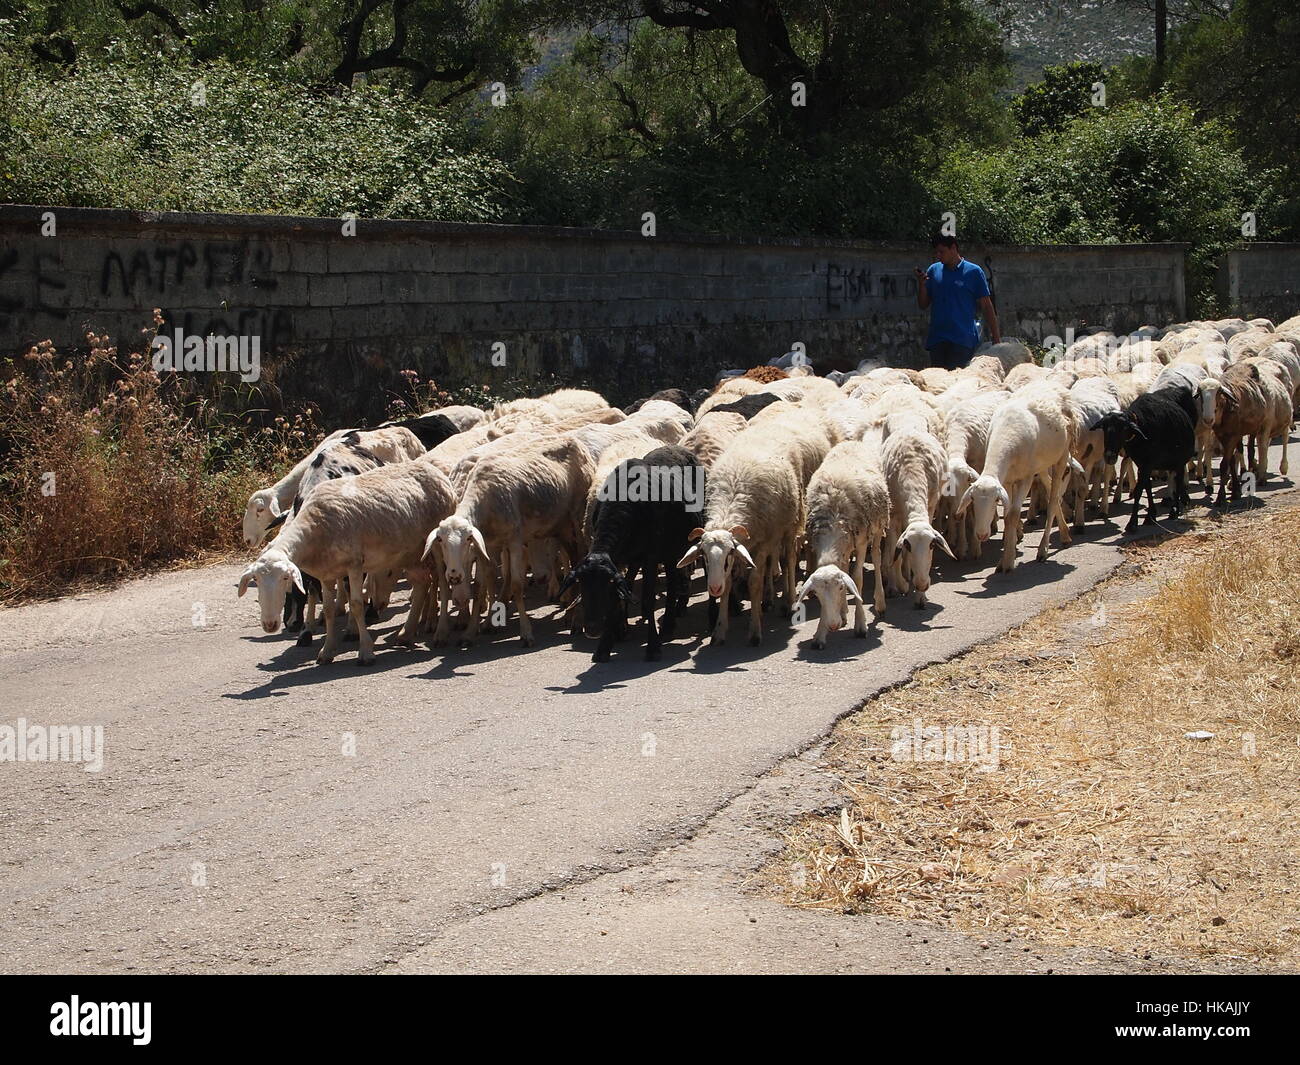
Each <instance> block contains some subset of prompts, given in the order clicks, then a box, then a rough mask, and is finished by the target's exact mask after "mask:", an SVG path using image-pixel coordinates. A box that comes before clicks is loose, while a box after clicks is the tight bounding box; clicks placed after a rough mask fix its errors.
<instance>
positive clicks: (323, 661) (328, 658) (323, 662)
mask: <svg viewBox="0 0 1300 1065" xmlns="http://www.w3.org/2000/svg"><path fill="white" fill-rule="evenodd" d="M333 661H334V656H333V655H327V654H318V655H317V656H316V664H317V665H318V666H328V665H329V664H330V663H331V662H333Z"/></svg>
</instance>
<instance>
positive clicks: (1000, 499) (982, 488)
mask: <svg viewBox="0 0 1300 1065" xmlns="http://www.w3.org/2000/svg"><path fill="white" fill-rule="evenodd" d="M999 503H1001V504H1002V509H1003V510H1004V511H1005V510H1009V509H1010V508H1011V497H1010V496H1009V495H1008V494H1007V490H1006V489H1005V488H1003V487H1002V483H1001V482H1000V481H999V480H998V479H997V478H996V477H994V476H992V475H991V474H981V475H980V476H979V477H977V478H975V483H974V484H972V485H971V486H970V487H969V488H967V489H966V491H965V492H964V493H963V494H962V497H961V502H960V503H959V504H957V517H959V518H960V517H962V516H963V515H965V513H966V511H967V510H970V511H971V514H972V517H973V518H974V522H975V535H976V536H977V537H978V538H979V539H980V541H981V542H982V541H984V540H987V539H988V538H989V534H990V533H991V532H992V531H993V519H994V518H996V517H997V514H998V504H999Z"/></svg>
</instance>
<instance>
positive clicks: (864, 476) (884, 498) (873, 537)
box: [795, 440, 889, 648]
mask: <svg viewBox="0 0 1300 1065" xmlns="http://www.w3.org/2000/svg"><path fill="white" fill-rule="evenodd" d="M880 461H881V460H880V452H879V451H878V450H876V449H875V448H874V447H872V446H870V445H868V444H864V443H862V442H861V441H858V440H846V441H845V442H843V443H840V444H836V445H835V446H834V447H833V448H831V450H830V452H829V453H828V454H827V455H826V460H825V461H824V462H823V463H822V464H821V466H820V467H819V468H818V469H817V472H816V473H814V474H813V477H812V480H811V481H810V482H809V483H808V494H807V507H808V517H807V522H806V526H805V536H806V538H807V541H808V551H809V558H810V562H809V569H810V573H809V574H808V579H807V580H805V581H804V582H803V583H802V584H801V585H799V587H798V588H797V589H795V604H796V606H797V605H798V604H799V603H802V602H803V601H804V600H805V599H806V598H807V597H808V596H809V595H813V596H815V597H816V598H817V601H818V602H819V603H820V604H821V612H820V617H819V619H818V622H817V634H816V635H815V636H814V637H813V642H814V643H815V644H816V646H817V647H819V648H820V647H825V646H826V637H827V634H828V633H831V632H836V631H838V630H839V629H842V628H843V627H844V625H845V624H846V622H847V620H848V618H847V615H848V603H849V602H852V603H854V605H855V606H856V610H855V612H854V620H853V634H854V635H855V636H865V635H866V634H867V612H866V606H865V604H864V602H863V598H862V593H863V574H862V567H863V563H864V562H865V561H866V559H867V557H868V556H870V558H871V568H872V570H873V572H874V574H875V585H876V587H875V601H874V606H875V609H876V613H877V614H883V613H884V612H885V590H884V585H883V568H882V566H881V544H882V541H883V540H884V537H885V535H886V533H887V531H888V528H889V486H888V485H887V484H886V483H885V474H884V471H883V470H882V469H881V468H880ZM850 565H852V569H853V572H852V575H851V576H850V574H849V573H848V570H849V567H850Z"/></svg>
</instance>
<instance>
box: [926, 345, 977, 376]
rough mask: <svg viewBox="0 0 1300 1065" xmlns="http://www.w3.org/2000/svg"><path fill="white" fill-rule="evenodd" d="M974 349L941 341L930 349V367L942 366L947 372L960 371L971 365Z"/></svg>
mask: <svg viewBox="0 0 1300 1065" xmlns="http://www.w3.org/2000/svg"><path fill="white" fill-rule="evenodd" d="M974 354H975V349H974V348H964V347H962V346H961V345H960V344H954V343H953V342H952V341H951V340H941V341H939V343H937V344H936V345H935V346H934V347H932V348H931V349H930V365H931V366H941V367H943V369H945V370H959V369H961V368H962V367H963V366H967V365H969V364H970V357H971V356H972V355H974Z"/></svg>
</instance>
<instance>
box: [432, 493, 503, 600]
mask: <svg viewBox="0 0 1300 1065" xmlns="http://www.w3.org/2000/svg"><path fill="white" fill-rule="evenodd" d="M433 551H437V552H438V553H439V554H440V555H441V556H442V562H443V570H444V573H445V574H446V579H447V584H448V586H449V587H450V588H451V596H452V598H453V599H455V600H456V602H457V603H464V602H466V601H467V600H468V599H469V593H470V578H471V577H472V575H473V572H474V562H475V560H476V559H478V558H482V560H483V562H484V563H485V564H487V565H491V563H492V558H491V556H490V555H489V554H488V550H487V544H486V543H484V541H483V534H482V533H481V532H479V531H478V529H477V528H475V527H474V526H473V525H472V524H471V523H470V522H469V520H468V519H467V518H462V517H461V516H460V515H459V514H452V515H450V516H449V517H446V518H443V519H442V521H441V522H440V523H439V524H438V527H437V528H436V529H434V530H433V532H432V533H430V534H429V538H428V539H427V540H425V542H424V557H425V558H426V559H427V558H428V557H429V555H430V553H431V552H433Z"/></svg>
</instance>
